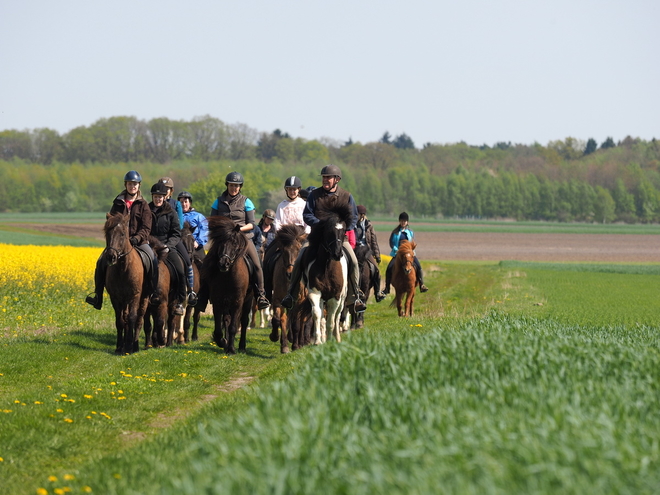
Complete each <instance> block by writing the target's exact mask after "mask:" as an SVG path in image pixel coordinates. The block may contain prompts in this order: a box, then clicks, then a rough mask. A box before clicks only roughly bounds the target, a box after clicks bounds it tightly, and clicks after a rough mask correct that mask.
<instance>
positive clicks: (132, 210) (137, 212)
mask: <svg viewBox="0 0 660 495" xmlns="http://www.w3.org/2000/svg"><path fill="white" fill-rule="evenodd" d="M141 182H142V176H141V175H140V174H139V173H138V172H136V171H135V170H130V171H129V172H127V173H126V175H125V176H124V190H123V191H122V192H121V193H120V194H119V195H118V196H117V197H116V198H115V200H114V201H113V202H112V207H111V208H110V212H109V213H108V214H109V215H114V214H116V213H122V214H127V213H129V214H130V220H129V223H128V230H129V235H130V236H131V244H132V245H133V246H134V247H135V246H140V249H142V250H143V251H145V252H147V253H148V254H149V255H150V256H151V259H152V263H153V270H152V272H153V273H152V278H151V291H155V290H157V288H158V259H157V258H156V255H155V254H154V252H153V250H152V249H151V247H150V246H149V243H148V239H149V233H150V232H151V212H150V211H149V205H148V204H147V202H146V201H145V200H144V199H143V198H142V195H141V194H140V183H141ZM107 268H108V265H107V263H106V261H105V256H104V255H103V253H101V256H100V257H99V259H98V261H97V262H96V270H95V271H94V293H92V294H90V295H88V296H87V297H86V298H85V302H86V303H87V304H91V305H92V306H94V308H95V309H101V308H102V307H103V289H104V288H105V271H106V269H107Z"/></svg>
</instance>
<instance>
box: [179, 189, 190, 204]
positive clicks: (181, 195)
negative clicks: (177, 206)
mask: <svg viewBox="0 0 660 495" xmlns="http://www.w3.org/2000/svg"><path fill="white" fill-rule="evenodd" d="M176 199H178V200H179V201H181V200H182V199H187V200H188V201H190V204H192V194H190V193H189V192H188V191H181V192H180V193H179V195H178V196H177V198H176Z"/></svg>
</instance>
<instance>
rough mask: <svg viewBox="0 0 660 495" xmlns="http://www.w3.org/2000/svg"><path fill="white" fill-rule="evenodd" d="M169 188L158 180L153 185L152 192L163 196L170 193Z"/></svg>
mask: <svg viewBox="0 0 660 495" xmlns="http://www.w3.org/2000/svg"><path fill="white" fill-rule="evenodd" d="M169 192H170V191H169V189H167V186H166V185H165V184H163V183H162V182H160V181H159V182H156V183H155V184H154V185H153V186H151V194H152V195H154V194H160V195H162V196H167V194H168V193H169Z"/></svg>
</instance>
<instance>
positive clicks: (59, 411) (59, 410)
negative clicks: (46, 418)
mask: <svg viewBox="0 0 660 495" xmlns="http://www.w3.org/2000/svg"><path fill="white" fill-rule="evenodd" d="M55 412H58V413H63V412H64V409H55Z"/></svg>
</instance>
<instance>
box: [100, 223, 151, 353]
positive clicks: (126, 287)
mask: <svg viewBox="0 0 660 495" xmlns="http://www.w3.org/2000/svg"><path fill="white" fill-rule="evenodd" d="M129 218H130V217H129V215H124V214H121V213H120V214H114V215H109V216H108V218H107V220H106V222H105V225H104V227H103V231H104V232H105V243H106V246H105V251H104V253H103V256H104V258H105V262H106V263H107V266H108V268H107V270H106V275H105V287H106V289H107V291H108V294H109V295H110V301H111V302H112V307H113V308H114V310H115V326H116V327H117V347H116V349H115V353H116V354H130V353H133V352H137V351H139V350H140V346H139V343H138V339H139V336H140V329H141V328H142V322H143V319H144V313H145V311H146V309H147V305H148V303H149V299H148V290H147V285H148V280H147V277H145V274H144V267H143V265H142V259H141V257H140V255H139V253H138V252H137V251H136V250H135V248H134V247H133V245H132V244H131V241H130V235H129V230H128V223H129Z"/></svg>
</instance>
